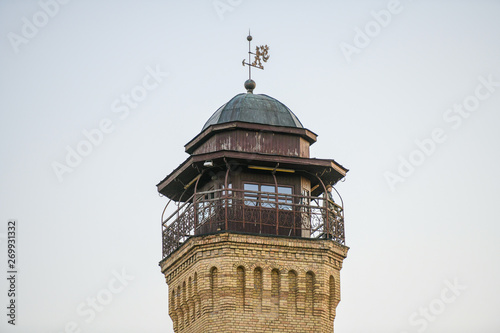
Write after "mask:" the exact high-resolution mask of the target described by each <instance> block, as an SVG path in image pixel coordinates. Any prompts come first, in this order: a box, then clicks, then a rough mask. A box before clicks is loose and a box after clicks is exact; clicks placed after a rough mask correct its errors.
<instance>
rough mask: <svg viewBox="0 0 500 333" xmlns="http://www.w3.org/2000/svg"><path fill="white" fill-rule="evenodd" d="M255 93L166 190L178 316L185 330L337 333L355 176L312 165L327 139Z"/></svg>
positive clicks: (237, 104)
mask: <svg viewBox="0 0 500 333" xmlns="http://www.w3.org/2000/svg"><path fill="white" fill-rule="evenodd" d="M254 87H255V85H253V87H247V90H248V92H247V93H243V94H238V95H236V96H235V97H233V98H232V99H230V100H229V101H228V102H227V103H226V104H224V105H223V106H221V107H220V108H219V109H218V110H217V111H216V112H215V113H214V114H213V115H212V116H211V117H210V118H209V119H208V121H207V122H206V124H205V125H204V126H203V129H202V131H201V132H200V133H199V134H198V135H197V136H196V137H195V138H193V139H192V140H191V141H190V142H188V143H187V144H186V146H185V149H186V152H187V153H188V154H189V155H190V156H189V157H188V158H187V159H186V160H185V161H184V162H183V163H182V164H180V165H179V166H178V167H177V168H176V169H175V170H174V171H172V172H171V173H170V174H169V175H168V176H167V177H165V179H163V180H162V181H161V182H160V183H159V184H158V185H157V187H158V191H159V192H160V193H161V194H163V195H164V196H166V197H167V198H169V199H170V201H169V202H168V204H167V207H166V210H165V211H164V215H163V216H162V226H163V237H162V239H163V259H162V260H161V262H160V267H161V271H162V273H163V274H164V275H165V278H166V282H167V284H168V286H169V304H168V306H169V315H170V317H171V318H172V321H173V323H174V330H175V332H217V333H218V332H311V333H312V332H314V333H317V332H328V333H331V332H333V321H334V318H335V313H336V312H335V309H336V307H337V304H338V302H339V301H340V269H341V267H342V262H343V260H344V259H345V257H346V255H347V250H348V248H347V247H346V246H345V239H344V211H343V204H342V199H341V198H340V196H339V195H338V193H337V192H336V190H335V189H334V188H333V186H334V185H335V184H336V183H337V182H338V181H339V180H341V179H342V178H343V177H344V176H345V175H346V173H347V171H348V170H347V169H345V168H344V167H342V166H341V165H340V164H338V163H337V162H335V161H334V160H332V159H316V158H311V157H310V156H309V147H310V145H311V144H313V143H314V142H316V138H317V135H316V134H315V133H313V132H312V131H310V130H308V129H306V128H304V127H303V126H302V124H301V122H300V121H299V119H298V118H297V117H296V116H295V114H294V113H293V112H292V111H291V110H290V109H289V108H288V107H286V106H285V105H284V104H283V103H281V102H280V101H278V100H276V99H274V98H272V97H269V96H267V95H258V94H253V88H254ZM332 188H333V189H334V190H335V191H334V193H335V195H332V192H331V191H332ZM171 206H174V207H175V208H174V209H171ZM169 207H170V208H169ZM167 211H168V213H166V212H167Z"/></svg>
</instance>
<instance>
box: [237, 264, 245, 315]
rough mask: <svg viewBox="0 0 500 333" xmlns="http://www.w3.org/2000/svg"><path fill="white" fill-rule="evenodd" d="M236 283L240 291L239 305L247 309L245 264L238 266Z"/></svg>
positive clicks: (238, 291)
mask: <svg viewBox="0 0 500 333" xmlns="http://www.w3.org/2000/svg"><path fill="white" fill-rule="evenodd" d="M236 275H237V276H236V278H237V281H236V284H237V293H238V296H237V297H238V305H239V306H240V307H242V308H243V310H244V309H245V268H244V267H243V266H238V268H237V269H236Z"/></svg>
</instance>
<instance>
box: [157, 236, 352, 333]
mask: <svg viewBox="0 0 500 333" xmlns="http://www.w3.org/2000/svg"><path fill="white" fill-rule="evenodd" d="M347 250H348V248H347V247H345V246H342V245H339V244H336V243H334V242H332V241H330V240H316V239H306V238H300V239H296V238H287V237H267V236H256V235H246V234H237V233H227V232H223V233H219V234H213V235H205V236H197V237H192V238H190V239H189V240H188V241H187V242H186V243H185V244H183V245H182V246H181V247H180V248H179V249H178V250H177V251H176V252H174V253H172V254H171V255H170V256H169V257H168V258H166V259H165V260H163V261H162V262H160V266H161V270H162V272H163V273H164V274H165V278H166V281H167V284H168V286H169V300H168V307H169V315H170V317H171V318H172V321H173V323H174V330H175V332H176V333H181V332H182V333H191V332H200V333H201V332H207V333H208V332H217V333H219V332H311V333H313V332H314V333H318V332H328V333H331V332H333V320H334V318H335V308H336V307H337V304H338V302H339V301H340V269H341V268H342V261H343V260H344V259H345V257H346V255H347Z"/></svg>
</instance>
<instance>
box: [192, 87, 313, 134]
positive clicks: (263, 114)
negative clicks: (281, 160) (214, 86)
mask: <svg viewBox="0 0 500 333" xmlns="http://www.w3.org/2000/svg"><path fill="white" fill-rule="evenodd" d="M233 121H242V122H246V123H255V124H264V125H273V126H284V127H295V128H304V127H303V126H302V124H301V123H300V121H299V119H298V118H297V117H296V116H295V115H294V114H293V112H292V111H291V110H290V109H289V108H288V107H287V106H286V105H285V104H283V103H281V102H280V101H278V100H277V99H274V98H272V97H269V96H267V95H262V94H251V93H242V94H238V95H236V96H234V97H233V98H232V99H231V100H229V102H227V103H226V104H224V105H223V106H221V107H220V108H219V109H218V110H217V111H215V113H214V114H213V115H212V116H211V117H210V119H208V121H207V122H206V123H205V125H204V126H203V129H202V130H205V129H206V128H208V127H209V126H211V125H216V124H223V123H230V122H233Z"/></svg>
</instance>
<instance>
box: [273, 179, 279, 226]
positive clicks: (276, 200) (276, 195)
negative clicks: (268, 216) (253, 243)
mask: <svg viewBox="0 0 500 333" xmlns="http://www.w3.org/2000/svg"><path fill="white" fill-rule="evenodd" d="M273 178H274V192H275V194H274V201H275V204H274V205H275V208H276V235H279V220H278V218H279V209H278V208H279V205H278V195H279V194H278V181H277V180H276V171H273Z"/></svg>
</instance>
